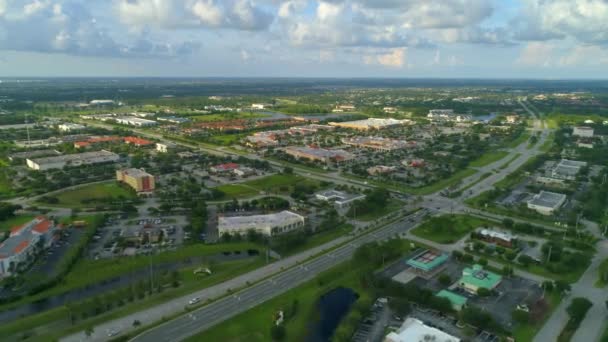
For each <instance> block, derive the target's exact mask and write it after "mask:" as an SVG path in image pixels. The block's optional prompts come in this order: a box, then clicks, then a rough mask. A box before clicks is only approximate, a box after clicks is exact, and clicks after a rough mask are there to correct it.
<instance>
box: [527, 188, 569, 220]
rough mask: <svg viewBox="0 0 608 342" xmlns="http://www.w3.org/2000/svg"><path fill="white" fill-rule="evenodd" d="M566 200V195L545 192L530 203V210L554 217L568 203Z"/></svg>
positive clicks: (535, 196)
mask: <svg viewBox="0 0 608 342" xmlns="http://www.w3.org/2000/svg"><path fill="white" fill-rule="evenodd" d="M566 199H567V197H566V195H564V194H560V193H556V192H550V191H544V190H543V191H541V192H540V193H538V194H536V195H534V197H532V199H531V200H529V201H528V209H532V210H536V212H538V213H540V214H543V215H553V213H554V212H555V211H556V210H558V209H559V208H560V207H561V206H562V205H564V203H566Z"/></svg>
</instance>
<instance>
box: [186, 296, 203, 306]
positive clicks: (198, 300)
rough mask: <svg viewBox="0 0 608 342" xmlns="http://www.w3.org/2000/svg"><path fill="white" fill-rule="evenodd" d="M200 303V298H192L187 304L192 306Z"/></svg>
mask: <svg viewBox="0 0 608 342" xmlns="http://www.w3.org/2000/svg"><path fill="white" fill-rule="evenodd" d="M200 301H201V299H200V297H194V298H192V299H190V301H189V302H188V304H190V305H194V304H196V303H198V302H200Z"/></svg>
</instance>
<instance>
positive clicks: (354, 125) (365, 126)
mask: <svg viewBox="0 0 608 342" xmlns="http://www.w3.org/2000/svg"><path fill="white" fill-rule="evenodd" d="M411 123H412V121H411V120H407V119H406V120H397V119H378V118H369V119H365V120H355V121H345V122H330V123H329V125H331V126H336V127H342V128H350V129H356V130H359V131H369V130H372V129H383V128H390V127H396V126H403V125H408V124H411Z"/></svg>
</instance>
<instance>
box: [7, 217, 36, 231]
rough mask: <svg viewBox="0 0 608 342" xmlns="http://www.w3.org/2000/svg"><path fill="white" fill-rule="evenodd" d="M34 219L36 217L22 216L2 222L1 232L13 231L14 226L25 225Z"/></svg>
mask: <svg viewBox="0 0 608 342" xmlns="http://www.w3.org/2000/svg"><path fill="white" fill-rule="evenodd" d="M33 218H34V215H22V216H15V217H13V218H11V219H8V220H5V221H2V222H0V232H3V231H6V230H9V229H11V228H12V227H14V226H18V225H21V224H24V223H26V222H29V221H31V220H32V219H33Z"/></svg>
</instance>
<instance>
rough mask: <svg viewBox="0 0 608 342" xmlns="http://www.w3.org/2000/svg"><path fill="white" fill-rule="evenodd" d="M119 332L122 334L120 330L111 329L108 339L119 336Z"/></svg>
mask: <svg viewBox="0 0 608 342" xmlns="http://www.w3.org/2000/svg"><path fill="white" fill-rule="evenodd" d="M119 332H120V330H118V329H110V330H109V331H108V337H113V336H116V335H118V333H119Z"/></svg>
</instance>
